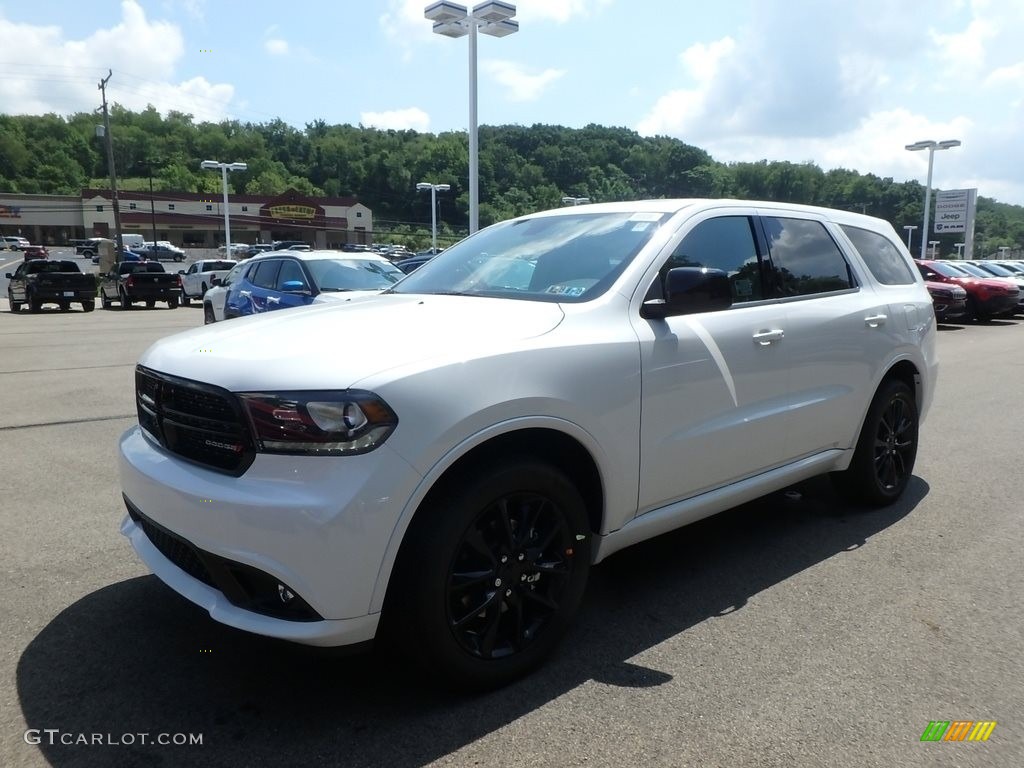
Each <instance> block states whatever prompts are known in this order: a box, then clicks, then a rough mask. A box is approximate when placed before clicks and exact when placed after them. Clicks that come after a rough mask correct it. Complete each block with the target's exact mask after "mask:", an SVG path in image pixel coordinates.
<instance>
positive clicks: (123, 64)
mask: <svg viewBox="0 0 1024 768" xmlns="http://www.w3.org/2000/svg"><path fill="white" fill-rule="evenodd" d="M427 4H428V3H427V2H425V0H362V1H361V2H356V0H304V2H301V3H298V2H296V3H288V2H281V0H277V1H276V2H266V1H265V0H88V2H82V0H42V1H41V2H24V0H21V1H20V2H17V3H14V2H9V0H0V41H2V43H0V113H6V114H44V113H47V112H56V113H58V114H70V113H73V112H78V111H89V110H92V109H95V108H96V107H97V106H98V105H99V103H100V101H99V98H100V94H99V91H98V90H97V84H98V83H99V81H100V79H101V78H102V77H104V76H105V75H106V74H107V71H108V70H112V71H113V76H112V77H111V79H110V82H109V84H108V88H107V94H108V100H109V101H112V102H117V103H120V104H123V105H124V106H126V107H129V108H132V109H136V110H139V109H144V108H145V107H146V105H147V104H152V105H153V106H155V107H156V108H157V109H159V110H160V111H161V112H164V113H166V112H167V111H168V110H172V109H174V110H178V111H184V112H189V113H191V114H193V115H194V116H195V118H196V120H197V121H198V120H220V119H224V118H232V119H238V120H242V121H250V122H255V123H260V122H268V121H270V120H273V119H274V118H280V119H282V120H284V121H285V122H287V123H289V124H291V125H293V126H295V127H296V128H299V129H302V128H304V127H305V125H306V124H307V123H309V122H312V121H314V120H318V119H319V120H324V121H326V122H327V123H328V124H335V123H348V124H351V125H360V124H361V125H364V126H375V127H379V128H395V129H413V130H416V131H421V132H431V133H439V132H442V131H464V130H466V128H467V125H468V121H469V114H468V113H469V108H468V104H469V55H468V40H467V39H466V38H461V39H452V38H448V37H442V36H440V35H436V34H432V31H431V24H430V22H428V21H427V20H426V19H425V18H424V16H423V11H424V8H425V7H426V5H427ZM516 6H517V13H516V17H515V18H516V20H517V21H519V23H520V29H519V32H518V33H516V34H513V35H509V36H507V37H503V38H497V37H491V36H487V35H481V36H479V43H478V52H477V63H478V80H479V92H478V93H479V95H478V122H479V124H481V125H505V124H518V125H532V124H534V123H546V124H557V125H564V126H569V127H582V126H585V125H588V124H591V123H596V124H600V125H607V126H617V127H626V128H630V129H633V130H636V131H638V132H639V133H640V134H642V135H645V136H654V135H667V136H672V137H675V138H678V139H680V140H682V141H685V142H686V143H688V144H692V145H695V146H698V147H700V148H702V149H705V150H707V151H708V152H709V153H710V154H711V155H712V156H713V157H714V158H715V159H716V160H719V161H722V162H734V161H756V160H761V159H767V160H789V161H792V162H814V163H816V164H817V165H819V166H820V167H822V168H823V169H825V170H828V169H831V168H849V169H853V170H857V171H859V172H861V173H874V174H876V175H878V176H883V177H892V178H894V179H895V180H896V181H906V180H911V179H914V180H918V181H920V182H921V183H924V181H925V179H926V177H927V172H928V152H908V151H906V150H905V149H904V146H905V145H907V144H911V143H914V142H916V141H919V140H927V139H933V140H936V141H942V140H945V139H959V140H960V141H962V142H963V144H962V146H961V147H958V148H955V149H951V150H948V151H942V152H937V153H935V158H934V160H935V168H934V176H933V179H934V181H933V186H934V187H936V188H939V189H959V188H966V187H977V188H978V191H979V194H981V195H984V196H986V197H993V198H996V199H997V200H1000V201H1002V202H1007V203H1014V204H1017V205H1024V135H1022V134H1024V131H1022V128H1024V44H1022V41H1024V0H857V2H850V0H842V2H840V1H839V0H717V1H715V2H697V1H696V0H519V2H517V3H516ZM226 159H229V160H235V159H238V160H244V158H226Z"/></svg>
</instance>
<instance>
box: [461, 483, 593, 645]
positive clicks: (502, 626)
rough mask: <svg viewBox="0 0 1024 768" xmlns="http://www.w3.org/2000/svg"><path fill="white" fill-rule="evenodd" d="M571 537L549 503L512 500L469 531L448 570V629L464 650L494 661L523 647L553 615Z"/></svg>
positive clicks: (525, 496) (565, 580) (526, 496)
mask: <svg viewBox="0 0 1024 768" xmlns="http://www.w3.org/2000/svg"><path fill="white" fill-rule="evenodd" d="M574 535H575V530H574V529H572V528H571V527H570V525H569V521H568V519H567V518H566V516H565V514H563V512H562V511H561V510H560V509H559V508H558V506H557V505H556V504H555V502H553V501H552V500H551V499H549V498H546V497H544V496H540V495H538V494H535V493H513V494H508V495H505V496H502V497H500V498H498V499H496V500H495V501H494V502H493V503H491V504H490V505H489V506H488V507H486V508H485V509H483V510H482V511H481V512H480V514H479V516H478V517H477V519H476V520H475V521H473V523H471V524H470V526H469V528H468V529H467V530H466V531H465V533H464V534H463V536H462V539H461V541H460V542H459V545H458V548H457V552H456V555H455V559H454V561H453V562H452V564H451V566H450V568H449V569H448V578H447V580H446V581H447V585H446V593H447V594H446V600H445V602H446V608H447V621H448V627H449V628H450V629H451V632H452V634H453V635H454V636H455V639H456V641H457V642H458V643H459V645H460V646H461V647H462V649H463V650H464V651H466V652H467V653H469V654H470V655H472V656H475V657H477V658H480V659H497V658H501V657H502V656H509V655H511V654H514V653H517V652H519V651H521V650H523V649H524V648H526V647H527V646H528V645H529V644H530V643H531V642H533V640H535V639H536V638H537V636H538V635H539V634H540V633H542V632H543V631H544V629H545V627H546V625H547V624H548V623H549V622H550V621H551V619H552V617H554V616H556V615H557V614H558V610H559V607H560V605H561V603H562V602H563V600H564V597H565V596H564V593H565V591H566V588H567V586H568V584H569V576H570V575H571V573H572V568H573V561H572V557H573V554H574V547H575V541H574Z"/></svg>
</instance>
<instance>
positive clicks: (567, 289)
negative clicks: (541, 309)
mask: <svg viewBox="0 0 1024 768" xmlns="http://www.w3.org/2000/svg"><path fill="white" fill-rule="evenodd" d="M586 290H587V289H586V288H581V287H580V286H578V285H552V286H549V287H548V289H547V290H546V291H545V293H553V294H555V295H556V296H582V295H583V292H584V291H586Z"/></svg>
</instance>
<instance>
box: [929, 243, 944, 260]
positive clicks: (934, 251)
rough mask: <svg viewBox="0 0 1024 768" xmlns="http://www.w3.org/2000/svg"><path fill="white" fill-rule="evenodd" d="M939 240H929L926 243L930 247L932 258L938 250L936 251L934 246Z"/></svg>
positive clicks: (936, 254)
mask: <svg viewBox="0 0 1024 768" xmlns="http://www.w3.org/2000/svg"><path fill="white" fill-rule="evenodd" d="M940 242H941V241H940V240H929V241H928V245H930V246H931V247H932V258H933V259H934V258H935V257H936V256H938V252H937V251H936V248H935V246H937V245H938V244H939V243H940Z"/></svg>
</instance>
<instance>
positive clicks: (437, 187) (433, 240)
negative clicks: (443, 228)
mask: <svg viewBox="0 0 1024 768" xmlns="http://www.w3.org/2000/svg"><path fill="white" fill-rule="evenodd" d="M451 188H452V186H451V184H430V183H428V182H426V181H421V182H420V183H419V184H417V185H416V189H418V190H420V191H422V190H424V189H429V190H430V249H431V251H433V253H434V254H435V255H436V254H437V193H438V192H447V191H448V190H449V189H451Z"/></svg>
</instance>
